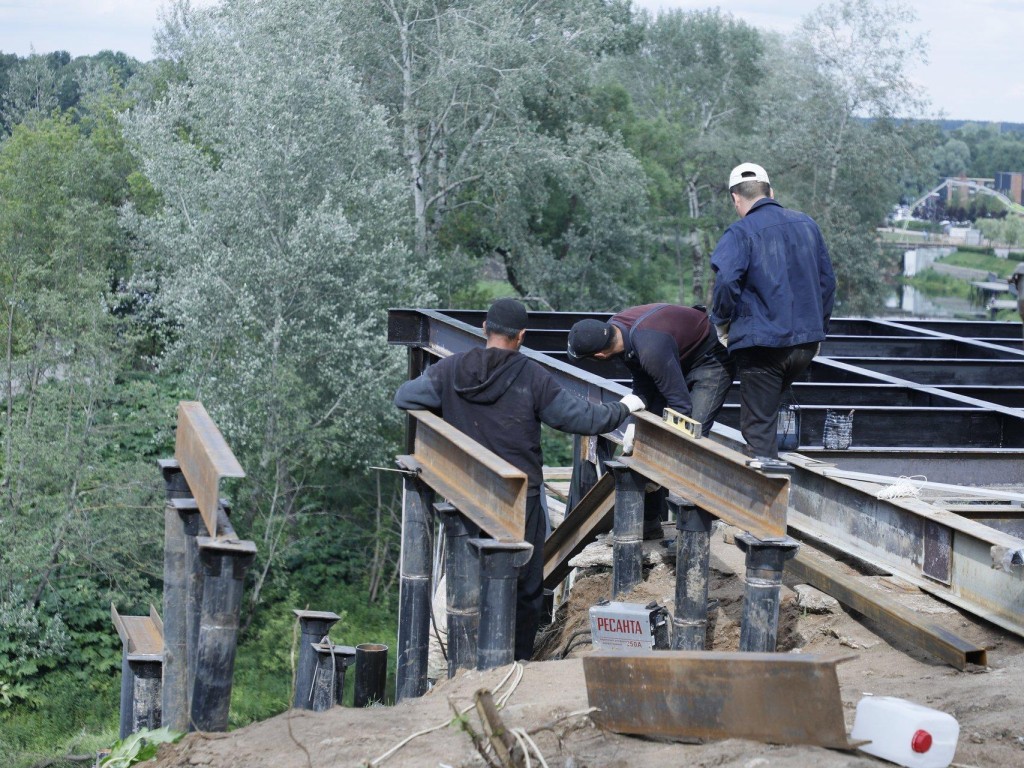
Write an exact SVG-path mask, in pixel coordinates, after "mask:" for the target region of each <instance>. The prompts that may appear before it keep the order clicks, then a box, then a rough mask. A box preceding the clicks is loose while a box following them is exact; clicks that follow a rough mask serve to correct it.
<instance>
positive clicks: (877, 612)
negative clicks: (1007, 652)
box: [786, 551, 988, 670]
mask: <svg viewBox="0 0 1024 768" xmlns="http://www.w3.org/2000/svg"><path fill="white" fill-rule="evenodd" d="M786 576H787V577H789V578H791V579H795V580H797V581H798V582H801V583H804V584H810V585H811V586H812V587H814V588H815V589H820V590H821V591H822V592H824V593H825V594H827V595H831V596H832V597H834V598H835V599H836V600H838V601H839V602H841V603H842V604H843V605H845V606H847V607H848V608H852V609H853V610H855V611H857V612H859V613H861V614H863V615H864V616H866V617H867V618H869V619H870V620H871V621H873V622H875V623H876V624H877V625H878V628H879V630H881V631H882V632H884V633H885V634H886V635H888V636H889V637H890V638H891V639H894V640H898V641H899V642H901V643H903V644H904V645H907V646H910V647H913V648H918V649H920V650H923V651H925V652H927V653H929V654H931V655H932V656H935V657H936V658H938V659H941V660H942V661H944V662H946V663H947V664H949V665H950V666H953V667H956V668H957V669H960V670H963V669H966V668H967V665H968V664H980V665H982V666H985V665H986V664H987V663H988V662H987V658H988V654H987V652H986V650H985V649H984V648H981V647H979V646H977V645H974V643H971V642H969V641H967V640H964V639H963V638H962V637H959V636H958V635H956V634H955V633H953V632H950V631H949V630H948V629H946V628H945V627H942V626H940V625H939V624H936V623H935V622H931V621H925V620H923V619H921V618H920V617H918V616H917V615H916V614H915V613H914V612H913V611H911V610H908V609H907V608H904V607H903V606H902V605H900V604H899V603H898V602H897V601H896V600H893V599H892V598H890V597H887V596H886V595H884V594H881V593H879V592H878V591H877V590H871V589H869V588H868V587H866V586H865V585H864V584H861V583H860V582H858V581H857V579H856V578H855V577H852V576H848V575H846V574H844V573H841V572H839V571H838V570H837V569H836V568H831V567H829V566H828V564H827V563H822V562H818V561H817V560H815V559H812V558H811V557H810V556H809V555H808V554H807V553H805V552H803V551H801V552H798V553H797V555H796V557H795V558H793V559H792V560H790V561H789V562H788V563H786Z"/></svg>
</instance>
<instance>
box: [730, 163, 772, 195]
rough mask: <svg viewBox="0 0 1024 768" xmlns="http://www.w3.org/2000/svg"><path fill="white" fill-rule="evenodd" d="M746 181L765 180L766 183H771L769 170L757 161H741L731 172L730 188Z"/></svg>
mask: <svg viewBox="0 0 1024 768" xmlns="http://www.w3.org/2000/svg"><path fill="white" fill-rule="evenodd" d="M744 181H763V182H764V183H765V184H771V182H770V181H768V171H766V170H765V169H764V168H762V167H761V166H760V165H757V164H756V163H741V164H740V165H737V166H736V167H735V168H733V169H732V171H731V172H730V173H729V189H732V188H733V187H735V186H736V185H737V184H742V183H743V182H744Z"/></svg>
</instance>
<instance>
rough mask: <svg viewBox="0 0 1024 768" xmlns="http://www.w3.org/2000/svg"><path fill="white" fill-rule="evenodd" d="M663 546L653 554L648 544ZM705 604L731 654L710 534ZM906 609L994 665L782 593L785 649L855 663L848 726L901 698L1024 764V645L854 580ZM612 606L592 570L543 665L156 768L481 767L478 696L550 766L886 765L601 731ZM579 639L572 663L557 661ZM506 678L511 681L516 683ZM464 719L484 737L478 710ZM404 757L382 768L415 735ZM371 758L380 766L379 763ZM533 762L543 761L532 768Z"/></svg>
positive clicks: (726, 559)
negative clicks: (594, 701)
mask: <svg viewBox="0 0 1024 768" xmlns="http://www.w3.org/2000/svg"><path fill="white" fill-rule="evenodd" d="M654 546H655V547H657V544H655V545H654ZM711 565H712V580H711V597H712V598H713V599H715V600H717V601H718V605H717V607H716V608H715V609H714V610H713V612H712V616H711V618H712V622H711V627H710V629H709V636H710V639H711V643H710V644H709V647H710V648H712V649H714V650H735V649H736V647H737V644H738V640H739V621H740V614H741V610H742V594H743V581H742V574H743V555H742V553H740V552H739V550H738V549H736V547H735V546H733V545H732V544H731V543H730V542H729V531H728V530H726V531H724V535H723V532H721V531H719V532H717V533H716V536H715V539H714V541H713V545H712V560H711ZM859 578H862V579H864V580H866V581H868V582H869V583H871V584H872V585H873V586H874V587H876V588H878V589H880V590H884V591H885V592H886V593H888V594H889V596H890V597H893V598H895V599H897V600H899V601H900V602H901V603H902V604H903V605H904V606H906V607H907V608H908V609H911V610H914V611H917V612H919V613H921V614H925V615H927V617H928V618H929V619H930V620H933V621H934V622H936V623H938V624H940V625H942V626H943V627H945V628H947V629H948V630H950V631H952V632H955V633H956V634H958V635H959V636H961V637H963V638H964V639H967V640H969V641H971V642H974V643H975V644H978V645H981V646H983V647H987V648H989V649H990V650H989V652H988V664H989V666H987V667H974V668H971V669H969V670H968V671H965V672H960V671H957V670H955V669H953V668H951V667H949V666H946V665H945V664H943V663H942V662H940V661H937V660H935V659H932V658H930V657H928V656H927V655H925V654H924V653H922V652H919V651H915V650H913V649H908V648H905V647H900V646H898V645H894V644H893V642H892V641H891V640H889V639H887V638H886V636H885V632H884V630H883V629H882V628H879V627H874V626H869V625H868V624H867V623H865V622H864V621H861V620H858V618H856V617H854V616H852V615H851V614H850V613H848V612H847V611H845V610H843V609H842V608H840V607H834V608H833V609H832V610H831V612H825V613H813V612H811V610H810V609H808V608H806V607H801V606H800V605H798V603H797V598H796V593H795V592H794V591H793V590H792V587H795V586H796V585H795V584H792V583H788V582H787V586H786V587H784V589H783V595H782V607H781V612H780V622H779V651H780V652H800V653H816V654H822V655H827V656H829V657H833V656H837V655H852V656H854V658H853V659H852V660H850V661H846V662H844V663H842V664H840V665H839V666H838V668H837V669H838V674H839V682H840V686H841V693H842V699H843V709H844V714H845V718H846V725H847V730H848V731H849V729H850V728H851V727H852V725H853V718H854V710H855V707H856V704H857V702H858V701H859V700H860V699H861V698H862V697H863V696H864V695H865V694H875V695H889V696H898V697H902V698H906V699H910V700H912V701H915V702H918V703H920V704H924V705H926V706H929V707H933V708H935V709H939V710H942V711H944V712H948V713H950V714H952V715H953V716H954V717H956V718H957V720H958V721H959V723H960V729H961V730H960V741H959V744H958V747H957V751H956V757H955V758H954V763H953V765H954V766H962V767H970V768H988V767H989V766H1006V767H1010V766H1024V717H1022V707H1021V704H1020V700H1019V695H1020V691H1021V690H1022V689H1024V642H1022V641H1021V639H1020V638H1017V637H1015V636H1012V635H1009V634H1007V633H1005V632H1004V631H1002V630H1000V629H998V628H995V627H993V626H991V625H988V624H985V623H983V622H980V621H979V620H976V619H973V618H971V617H969V616H966V615H964V614H962V613H960V612H959V611H957V610H955V609H953V608H951V607H949V606H947V605H945V604H942V603H940V602H938V601H936V600H934V599H933V598H931V597H929V596H927V595H924V594H923V593H920V592H919V591H917V590H916V589H914V588H911V587H910V586H909V585H906V584H904V583H901V582H900V581H899V580H897V579H894V578H892V577H885V576H860V577H859ZM674 583H675V573H674V568H673V565H672V564H671V563H670V562H669V563H662V564H659V565H656V566H654V567H653V568H651V569H650V570H649V572H648V573H647V576H646V580H645V582H644V583H643V584H642V585H640V586H638V587H637V589H636V590H635V593H634V594H633V595H631V598H630V599H632V600H635V601H637V602H646V601H648V600H652V599H653V600H657V601H658V602H659V603H660V604H662V605H665V606H666V607H668V608H669V610H671V607H672V599H673V595H674V591H675V587H674ZM608 596H609V573H608V572H607V571H606V570H604V569H601V568H592V569H588V571H587V572H586V573H585V574H584V575H583V576H581V577H580V578H579V579H578V580H577V582H576V584H575V586H574V588H573V590H572V593H571V596H570V600H569V601H568V603H567V604H566V605H564V606H563V608H562V609H560V611H559V613H558V615H557V616H556V621H555V623H554V624H553V625H552V626H551V627H550V628H549V629H548V631H547V632H546V633H545V635H544V636H543V637H542V638H541V641H540V643H539V645H538V657H539V658H543V659H545V660H535V661H532V662H530V663H528V664H525V665H523V666H522V676H521V679H518V680H517V678H516V671H515V668H503V669H497V670H490V671H488V672H475V671H473V672H463V673H460V674H459V675H457V676H456V677H455V678H454V679H452V680H447V681H444V682H442V683H440V684H438V685H437V686H435V687H434V688H433V689H432V690H431V691H430V692H429V693H428V694H427V695H426V696H424V697H422V698H421V699H417V700H413V701H405V702H402V703H401V704H399V705H397V706H392V707H373V708H370V709H364V710H356V709H349V708H335V709H333V710H331V711H329V712H324V713H311V712H302V711H290V712H287V713H284V714H282V715H279V716H278V717H275V718H272V719H270V720H267V721H265V722H262V723H257V724H254V725H251V726H249V727H247V728H243V729H240V730H238V731H234V732H232V733H229V734H191V735H189V736H188V737H186V738H185V739H184V740H183V741H182V742H180V743H178V744H176V745H168V746H165V747H164V748H163V749H162V751H161V753H160V756H159V758H158V761H157V765H158V766H160V768H170V767H171V766H176V767H180V768H185V767H186V766H189V767H191V766H218V767H221V766H223V767H224V768H228V767H233V766H239V767H241V766H246V767H247V768H260V767H262V766H267V768H270V767H271V766H273V767H274V768H328V767H331V768H333V767H334V766H338V767H341V766H345V767H346V768H355V767H356V766H366V765H372V766H378V765H380V766H388V767H389V768H390V767H392V766H403V767H408V768H412V767H413V766H416V767H418V766H423V767H424V768H428V767H429V768H445V767H449V768H471V767H475V766H484V765H486V763H485V761H484V759H483V758H482V757H481V756H480V754H479V753H478V752H477V750H476V748H475V747H474V744H473V741H472V738H471V736H470V734H469V732H468V731H467V730H465V729H460V728H458V727H454V726H452V725H450V723H451V722H452V720H453V719H454V715H453V711H454V710H456V709H458V710H462V709H464V708H466V707H468V706H469V705H471V704H472V702H473V695H474V693H475V692H476V691H478V690H480V689H482V688H484V689H488V690H491V691H494V692H495V698H496V699H500V698H501V697H502V696H505V695H507V697H508V698H507V701H506V702H505V704H504V707H503V708H502V709H501V711H500V715H501V718H502V719H503V720H504V722H505V724H506V725H507V726H508V727H509V728H522V729H525V730H526V731H527V732H528V733H530V734H532V738H533V739H534V741H535V742H536V744H537V747H538V748H539V749H540V751H541V752H542V754H543V755H544V757H545V759H546V762H547V765H548V766H550V768H555V767H556V766H558V768H627V766H645V768H677V767H678V766H689V767H692V768H711V767H712V766H724V767H726V768H728V767H735V768H769V767H774V768H804V767H806V766H813V767H814V768H855V767H857V766H872V765H875V766H877V765H884V764H885V763H882V762H881V761H879V760H877V759H876V758H873V757H871V756H868V755H865V754H863V753H859V752H842V751H838V750H829V749H823V748H819V747H809V746H773V745H768V744H761V743H757V742H751V741H743V740H738V739H731V740H726V741H718V742H712V743H704V744H680V743H668V742H659V741H654V740H649V739H644V738H638V737H632V736H622V735H618V734H614V733H610V732H605V731H603V730H601V729H600V728H599V727H597V726H596V725H595V724H594V722H593V721H592V720H591V719H590V717H589V716H587V715H586V714H580V713H581V712H584V711H585V710H587V709H588V702H587V693H586V685H585V681H584V676H583V664H582V661H581V659H580V657H581V656H583V655H586V654H588V653H591V652H592V648H591V646H590V645H589V644H587V643H586V642H585V640H586V638H584V637H579V636H578V637H576V638H575V639H573V635H574V634H575V633H576V632H577V631H578V630H580V629H582V628H585V627H586V625H587V621H588V619H587V610H588V609H589V607H590V605H592V604H593V603H594V602H596V601H597V600H600V599H603V598H606V597H608ZM570 640H572V647H571V648H570V649H569V653H568V656H567V658H565V659H559V657H560V656H561V655H562V653H563V651H564V650H565V649H566V646H567V645H569V644H570ZM510 673H511V674H510ZM462 721H463V722H464V723H465V724H466V725H467V726H468V728H469V729H471V730H473V731H475V732H480V731H481V722H480V720H479V718H478V716H477V715H476V713H475V712H470V713H469V714H468V715H466V716H465V717H464V718H462ZM428 729H432V730H430V732H429V733H423V734H422V735H419V736H416V737H415V738H413V739H412V740H410V741H409V742H408V743H406V744H405V745H404V746H402V747H401V748H399V749H398V750H397V751H395V752H393V753H390V754H389V755H388V756H387V757H384V759H381V758H382V757H383V756H385V755H386V754H387V753H389V751H390V750H392V749H393V748H395V747H396V746H398V745H400V744H401V743H402V742H403V741H404V740H406V739H407V738H408V737H410V736H412V735H413V734H417V733H420V732H423V731H427V730H428ZM371 761H373V762H371ZM533 764H534V765H538V764H539V762H538V761H537V760H536V758H535V759H534V762H533Z"/></svg>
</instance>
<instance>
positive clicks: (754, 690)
mask: <svg viewBox="0 0 1024 768" xmlns="http://www.w3.org/2000/svg"><path fill="white" fill-rule="evenodd" d="M841 660H842V659H837V658H833V659H824V658H822V657H820V656H815V655H812V654H799V655H791V654H777V653H720V652H715V651H658V652H656V653H652V654H647V655H636V656H621V655H612V654H602V653H595V654H592V655H590V656H586V657H584V659H583V674H584V677H585V679H586V683H587V698H588V700H589V703H590V706H592V707H597V708H598V709H599V710H600V711H599V712H596V713H595V714H594V716H593V717H594V720H595V721H596V722H597V723H598V724H599V725H601V726H603V727H605V728H608V729H609V730H612V731H615V732H617V733H631V734H640V735H644V736H653V737H660V738H669V739H681V740H693V739H698V740H705V739H753V740H755V741H763V742H767V743H769V744H814V745H817V746H821V747H831V748H836V749H850V748H852V745H851V744H850V742H849V739H848V738H847V735H846V726H845V724H844V721H843V702H842V698H841V697H840V695H839V679H838V677H837V675H836V669H835V667H836V664H837V663H838V662H839V661H841Z"/></svg>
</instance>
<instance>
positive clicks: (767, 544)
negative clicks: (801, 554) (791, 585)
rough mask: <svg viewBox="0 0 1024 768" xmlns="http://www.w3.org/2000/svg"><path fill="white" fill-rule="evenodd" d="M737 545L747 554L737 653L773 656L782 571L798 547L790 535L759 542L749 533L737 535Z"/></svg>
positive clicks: (776, 633)
mask: <svg viewBox="0 0 1024 768" xmlns="http://www.w3.org/2000/svg"><path fill="white" fill-rule="evenodd" d="M736 546H738V547H739V548H740V549H741V550H742V551H743V552H745V553H746V555H747V563H746V565H747V573H746V588H745V590H744V593H743V619H742V622H741V623H740V650H741V651H754V652H762V653H774V652H775V643H776V639H777V637H778V632H779V592H780V590H781V587H782V570H783V567H784V566H785V563H786V561H787V560H789V559H790V558H792V557H793V556H795V555H796V552H797V550H798V549H799V548H800V545H799V543H797V541H796V540H795V539H792V538H790V537H789V536H787V537H785V538H783V539H776V540H773V541H762V540H761V539H757V538H755V537H754V536H751V535H750V534H749V533H740V534H738V535H737V536H736Z"/></svg>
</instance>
